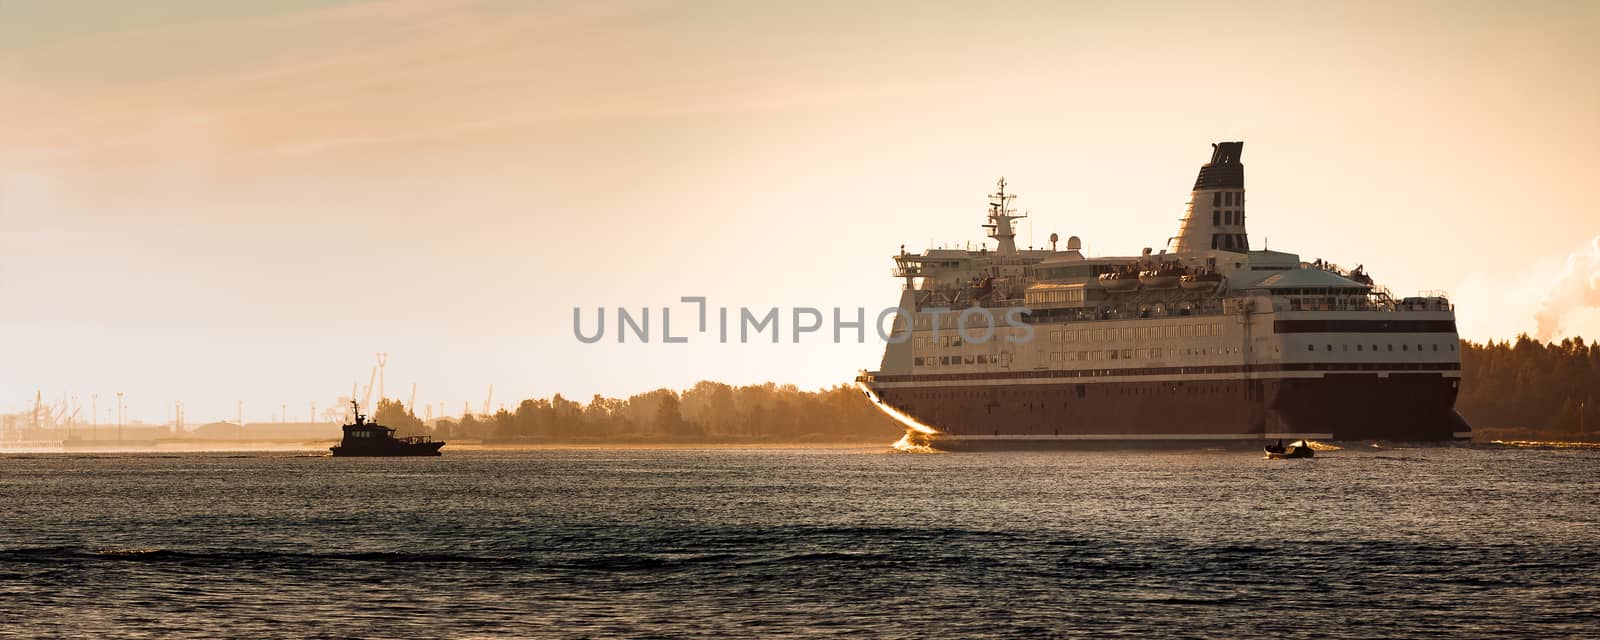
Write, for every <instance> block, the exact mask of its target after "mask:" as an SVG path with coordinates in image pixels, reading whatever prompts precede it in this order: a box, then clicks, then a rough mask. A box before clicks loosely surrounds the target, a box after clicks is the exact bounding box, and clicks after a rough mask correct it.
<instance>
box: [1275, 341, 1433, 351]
mask: <svg viewBox="0 0 1600 640" xmlns="http://www.w3.org/2000/svg"><path fill="white" fill-rule="evenodd" d="M1341 346H1343V347H1344V349H1343V350H1344V351H1349V350H1350V345H1347V344H1346V345H1341ZM1449 346H1450V350H1451V351H1455V350H1456V345H1455V343H1450V345H1449ZM1365 347H1366V345H1364V344H1358V345H1356V351H1365V350H1366V349H1365ZM1324 348H1325V350H1327V351H1333V345H1331V344H1330V345H1324ZM1316 350H1317V345H1314V344H1308V345H1306V351H1316ZM1372 350H1373V351H1377V350H1378V345H1372ZM1400 350H1401V351H1410V350H1411V345H1409V344H1402V345H1400ZM1422 350H1423V348H1422V345H1420V344H1419V345H1417V351H1422ZM1433 350H1434V351H1438V350H1439V345H1433ZM1389 351H1394V345H1393V344H1390V345H1389Z"/></svg>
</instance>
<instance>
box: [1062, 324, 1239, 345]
mask: <svg viewBox="0 0 1600 640" xmlns="http://www.w3.org/2000/svg"><path fill="white" fill-rule="evenodd" d="M1220 335H1222V325H1220V324H1215V323H1213V324H1183V325H1167V326H1164V327H1121V328H1117V329H1076V330H1074V329H1057V330H1052V331H1051V332H1050V341H1051V342H1088V341H1090V340H1094V341H1098V342H1106V341H1110V340H1157V339H1162V338H1197V337H1205V336H1212V337H1216V336H1220Z"/></svg>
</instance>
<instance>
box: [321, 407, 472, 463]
mask: <svg viewBox="0 0 1600 640" xmlns="http://www.w3.org/2000/svg"><path fill="white" fill-rule="evenodd" d="M350 406H351V407H352V408H354V409H355V413H356V421H355V424H347V425H344V440H341V441H340V442H339V444H338V445H337V446H334V447H332V448H330V449H329V451H332V452H333V455H334V456H336V457H355V456H362V457H399V456H436V455H439V448H440V447H443V446H444V442H443V441H440V442H434V440H433V438H431V437H428V436H410V437H406V438H396V437H394V429H390V428H389V427H385V426H383V425H381V424H378V423H376V422H367V417H366V416H364V415H361V406H360V405H358V404H356V402H355V401H354V400H351V401H350Z"/></svg>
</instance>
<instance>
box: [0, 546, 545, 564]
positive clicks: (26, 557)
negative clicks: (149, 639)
mask: <svg viewBox="0 0 1600 640" xmlns="http://www.w3.org/2000/svg"><path fill="white" fill-rule="evenodd" d="M62 560H114V561H127V562H179V563H183V562H224V563H226V562H272V561H279V560H301V561H303V560H333V561H348V562H384V563H395V562H434V563H466V562H478V563H507V562H518V561H520V559H518V558H515V557H509V556H472V555H461V554H452V553H418V552H401V551H346V552H327V553H310V552H296V551H274V550H268V549H205V550H179V549H160V548H119V547H111V548H89V547H78V546H58V547H20V548H14V549H0V562H54V561H62Z"/></svg>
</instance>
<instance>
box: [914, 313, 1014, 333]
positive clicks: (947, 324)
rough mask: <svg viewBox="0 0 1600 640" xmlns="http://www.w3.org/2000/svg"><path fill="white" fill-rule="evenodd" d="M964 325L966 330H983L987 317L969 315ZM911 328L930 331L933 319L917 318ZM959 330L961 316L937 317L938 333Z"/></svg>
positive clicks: (979, 314)
mask: <svg viewBox="0 0 1600 640" xmlns="http://www.w3.org/2000/svg"><path fill="white" fill-rule="evenodd" d="M995 315H999V314H998V313H997V314H995ZM996 320H999V318H996ZM966 324H967V326H966V328H968V329H983V328H987V327H988V326H989V317H988V316H985V315H984V314H981V313H973V314H969V315H968V316H967V322H966ZM912 326H913V327H914V328H915V329H916V330H917V331H930V330H932V329H933V317H932V316H929V315H923V316H919V317H917V319H916V320H915V321H914V322H913V323H912ZM960 329H961V316H960V314H956V313H946V314H941V315H940V317H939V333H955V332H957V331H959V330H960Z"/></svg>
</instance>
